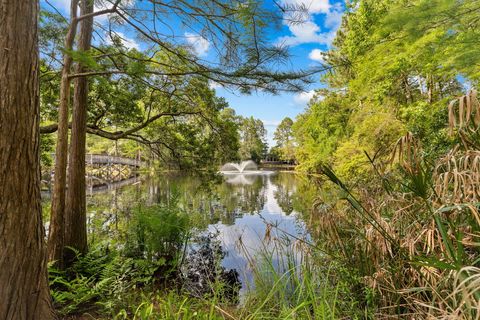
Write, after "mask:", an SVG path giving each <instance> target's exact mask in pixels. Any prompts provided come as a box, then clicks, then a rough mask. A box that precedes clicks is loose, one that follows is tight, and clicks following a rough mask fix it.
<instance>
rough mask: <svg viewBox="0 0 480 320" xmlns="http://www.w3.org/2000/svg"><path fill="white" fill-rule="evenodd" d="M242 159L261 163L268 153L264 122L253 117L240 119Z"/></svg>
mask: <svg viewBox="0 0 480 320" xmlns="http://www.w3.org/2000/svg"><path fill="white" fill-rule="evenodd" d="M239 128H240V149H239V154H240V159H242V160H253V161H255V162H257V163H258V162H260V160H261V159H263V158H265V155H266V153H267V142H266V135H267V131H266V130H265V127H264V126H263V122H262V121H261V120H258V119H254V118H253V117H249V118H240V126H239Z"/></svg>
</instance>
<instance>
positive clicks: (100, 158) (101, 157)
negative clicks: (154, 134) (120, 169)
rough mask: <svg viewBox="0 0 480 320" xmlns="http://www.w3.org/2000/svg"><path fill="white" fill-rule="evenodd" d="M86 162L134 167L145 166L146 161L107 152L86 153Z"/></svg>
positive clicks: (53, 155)
mask: <svg viewBox="0 0 480 320" xmlns="http://www.w3.org/2000/svg"><path fill="white" fill-rule="evenodd" d="M52 157H53V160H54V161H55V154H54V153H53V154H52ZM85 163H87V164H123V165H127V166H132V167H137V168H139V167H143V166H145V162H144V161H141V160H138V159H132V158H125V157H117V156H111V155H107V154H86V155H85Z"/></svg>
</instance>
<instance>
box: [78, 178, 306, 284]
mask: <svg viewBox="0 0 480 320" xmlns="http://www.w3.org/2000/svg"><path fill="white" fill-rule="evenodd" d="M130 183H131V184H130V185H124V186H121V187H119V188H116V189H114V190H102V191H101V192H99V191H94V190H90V192H88V196H87V211H88V229H89V239H90V241H96V242H98V241H106V242H110V243H116V244H117V245H121V244H122V241H124V240H125V239H124V238H123V237H124V234H125V229H126V228H127V227H128V224H129V220H130V218H131V215H132V214H135V212H136V211H135V208H137V207H138V206H145V207H148V206H151V205H155V204H160V205H171V204H172V203H175V205H176V206H178V207H180V208H181V209H182V210H183V211H185V212H187V213H188V214H189V215H190V216H191V219H190V220H191V221H192V222H191V223H193V224H194V227H195V228H196V230H198V233H210V234H215V235H216V238H217V239H218V240H219V241H220V243H221V246H222V249H223V250H224V252H225V257H224V258H223V260H222V265H223V266H224V267H225V268H226V269H235V270H237V272H238V274H239V280H240V281H241V283H242V289H241V290H242V291H244V290H246V289H247V288H248V287H251V285H252V274H251V268H250V267H251V266H250V264H251V263H254V261H255V257H256V255H257V254H259V252H266V251H269V250H270V249H272V246H275V245H278V242H279V241H280V242H282V244H283V245H285V246H289V247H290V249H292V250H293V251H295V246H297V245H298V243H299V241H302V240H303V239H309V232H308V228H307V225H306V223H305V222H304V221H305V220H304V219H305V218H306V217H307V216H308V212H309V209H310V208H311V203H312V199H313V196H314V194H315V190H314V184H312V182H311V181H310V180H309V179H308V178H307V177H305V176H301V175H297V174H295V173H293V172H273V173H271V174H248V175H243V174H238V175H225V176H222V177H220V178H218V179H211V178H206V177H198V176H190V175H183V174H180V173H156V174H154V175H149V176H141V177H138V178H136V179H132V180H131V181H130ZM275 240H278V241H275ZM278 259H281V258H279V257H274V259H272V260H273V263H274V264H276V265H281V261H278Z"/></svg>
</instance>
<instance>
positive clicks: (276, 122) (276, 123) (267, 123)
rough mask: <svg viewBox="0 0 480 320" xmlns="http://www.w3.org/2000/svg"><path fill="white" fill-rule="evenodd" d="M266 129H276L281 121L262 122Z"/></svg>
mask: <svg viewBox="0 0 480 320" xmlns="http://www.w3.org/2000/svg"><path fill="white" fill-rule="evenodd" d="M262 122H263V125H264V126H265V127H276V126H278V125H279V124H280V122H281V121H280V120H262Z"/></svg>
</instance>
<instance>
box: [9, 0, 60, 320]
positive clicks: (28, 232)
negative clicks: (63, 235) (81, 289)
mask: <svg viewBox="0 0 480 320" xmlns="http://www.w3.org/2000/svg"><path fill="white" fill-rule="evenodd" d="M37 6H38V3H37V1H10V0H1V1H0V34H1V35H2V36H1V37H0V48H1V49H0V70H1V72H0V97H1V99H0V110H1V116H0V150H1V152H0V163H1V168H2V169H1V170H0V185H1V186H2V188H1V191H0V242H1V243H2V249H1V251H0V269H1V270H2V271H1V273H0V283H1V286H0V299H1V301H2V302H1V303H0V315H1V316H2V318H4V319H53V318H54V314H53V309H52V305H51V301H50V300H51V299H50V293H49V288H48V283H47V260H46V247H45V239H44V237H45V231H44V228H43V223H42V211H41V210H42V209H41V204H40V167H39V165H40V163H39V160H40V157H39V119H40V118H39V114H40V111H39V99H38V98H39V82H38V76H39V70H38V66H39V64H38V38H37V18H38V12H37ZM19 39H21V40H19Z"/></svg>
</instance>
